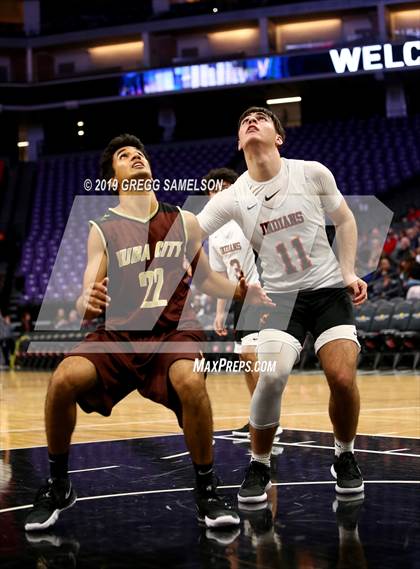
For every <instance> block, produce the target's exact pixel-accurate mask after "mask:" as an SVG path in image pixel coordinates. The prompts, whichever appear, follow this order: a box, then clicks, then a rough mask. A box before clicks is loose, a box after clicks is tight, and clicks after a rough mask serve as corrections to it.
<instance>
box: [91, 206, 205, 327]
mask: <svg viewBox="0 0 420 569" xmlns="http://www.w3.org/2000/svg"><path fill="white" fill-rule="evenodd" d="M91 223H93V224H95V225H96V226H98V227H99V229H100V231H101V233H102V234H103V238H104V241H105V244H106V250H107V256H108V277H109V284H108V294H109V296H110V297H111V302H110V306H109V307H108V309H107V311H106V321H105V322H106V323H105V325H106V328H107V329H111V330H144V331H150V332H152V331H154V332H156V331H157V330H162V329H168V328H172V329H175V328H177V327H178V325H179V323H180V321H181V322H182V323H186V322H187V321H189V320H192V321H194V322H195V316H194V312H193V310H192V308H191V307H190V305H189V303H187V304H186V300H187V295H188V292H189V279H188V276H187V275H186V273H185V268H184V258H185V247H186V240H187V239H186V233H185V228H184V220H183V216H182V213H181V211H180V209H179V208H178V207H174V206H172V205H169V204H166V203H160V202H159V204H158V209H157V211H156V213H155V214H154V215H153V216H152V217H151V218H150V219H149V220H148V221H145V222H143V221H141V220H140V219H138V218H135V217H130V216H129V215H125V214H122V213H119V212H117V211H115V210H114V209H112V208H110V209H109V210H108V212H107V213H106V214H105V215H104V216H103V217H102V218H101V219H99V220H96V221H94V222H91ZM184 327H185V325H184ZM191 327H192V328H194V327H195V328H198V327H199V326H198V324H197V325H196V326H194V324H192V326H190V328H191Z"/></svg>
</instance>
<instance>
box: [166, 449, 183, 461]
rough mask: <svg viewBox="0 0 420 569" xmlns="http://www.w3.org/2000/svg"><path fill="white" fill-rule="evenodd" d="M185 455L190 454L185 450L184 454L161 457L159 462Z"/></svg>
mask: <svg viewBox="0 0 420 569" xmlns="http://www.w3.org/2000/svg"><path fill="white" fill-rule="evenodd" d="M187 454H190V452H189V451H188V450H187V451H185V452H179V453H178V454H170V455H169V456H161V457H160V458H161V460H168V459H169V458H178V457H179V456H186V455H187Z"/></svg>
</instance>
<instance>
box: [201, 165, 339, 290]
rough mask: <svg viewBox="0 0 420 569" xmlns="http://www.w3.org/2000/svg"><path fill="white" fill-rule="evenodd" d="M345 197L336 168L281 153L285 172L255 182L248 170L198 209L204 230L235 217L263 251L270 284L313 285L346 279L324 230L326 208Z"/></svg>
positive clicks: (309, 287)
mask: <svg viewBox="0 0 420 569" xmlns="http://www.w3.org/2000/svg"><path fill="white" fill-rule="evenodd" d="M342 199H343V197H342V195H341V193H340V192H339V190H338V188H337V186H336V183H335V180H334V177H333V175H332V174H331V172H330V171H329V170H328V168H326V167H325V166H323V165H322V164H320V163H319V162H308V161H304V160H289V159H286V158H282V167H281V168H280V172H279V173H278V174H277V175H276V176H275V177H274V178H272V179H271V180H268V181H266V182H256V181H255V180H252V178H251V177H250V175H249V173H248V172H245V173H244V174H242V176H240V177H239V178H238V179H237V180H236V182H235V183H234V184H232V186H230V187H229V188H227V189H226V190H224V191H223V192H220V193H219V194H218V195H217V196H215V197H214V198H213V199H212V200H211V201H210V202H209V203H208V204H207V205H206V207H205V208H204V209H203V211H201V213H199V215H198V216H197V219H198V221H199V224H200V226H201V228H202V229H203V231H205V232H206V233H207V234H209V235H210V234H212V233H214V232H215V231H216V230H217V229H219V228H220V227H221V226H223V225H224V224H225V223H227V222H228V221H230V220H232V219H233V220H235V221H236V222H237V223H238V225H239V226H240V227H241V229H242V231H243V233H244V234H245V237H246V238H247V239H248V240H249V241H250V243H251V245H252V247H253V248H254V249H255V250H256V251H257V252H258V254H259V258H260V260H261V267H262V278H263V281H264V288H265V290H266V291H267V292H268V293H270V292H272V293H276V292H293V291H294V292H296V291H301V290H314V289H319V288H325V287H332V286H337V285H339V284H343V279H342V274H341V270H340V266H339V264H338V261H337V258H336V256H335V255H334V252H333V250H332V249H331V246H330V244H329V242H328V238H327V234H326V231H325V213H328V212H332V211H334V210H335V209H337V207H338V206H339V205H340V203H341V200H342Z"/></svg>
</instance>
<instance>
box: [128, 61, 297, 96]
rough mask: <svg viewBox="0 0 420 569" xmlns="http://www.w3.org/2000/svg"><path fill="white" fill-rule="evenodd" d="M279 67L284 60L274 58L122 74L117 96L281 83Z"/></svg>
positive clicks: (283, 72) (201, 64) (282, 75)
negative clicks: (267, 82)
mask: <svg viewBox="0 0 420 569" xmlns="http://www.w3.org/2000/svg"><path fill="white" fill-rule="evenodd" d="M283 67H284V59H283V58H282V57H281V56H278V55H277V56H270V57H255V58H252V59H243V60H233V61H218V62H214V63H200V64H195V65H182V66H179V67H167V68H164V69H151V70H150V71H142V72H138V73H137V72H136V73H126V74H125V75H124V76H123V84H122V86H121V90H120V95H122V96H127V95H151V94H155V93H165V92H168V91H184V90H187V89H204V88H206V87H225V86H229V85H232V86H233V85H243V84H245V83H254V82H259V81H264V80H267V79H268V80H270V79H271V80H275V79H281V78H282V77H284V76H287V72H285V70H284V69H283Z"/></svg>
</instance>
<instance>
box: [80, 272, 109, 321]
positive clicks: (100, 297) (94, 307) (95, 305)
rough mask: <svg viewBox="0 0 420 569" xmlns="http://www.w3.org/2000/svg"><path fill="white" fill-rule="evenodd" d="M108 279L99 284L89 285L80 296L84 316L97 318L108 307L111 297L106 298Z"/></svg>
mask: <svg viewBox="0 0 420 569" xmlns="http://www.w3.org/2000/svg"><path fill="white" fill-rule="evenodd" d="M108 282H109V279H108V277H105V278H103V279H102V280H101V281H99V282H94V283H91V284H90V285H89V286H88V287H86V288H85V290H84V291H83V294H82V304H83V308H84V309H85V314H86V316H89V315H90V316H99V315H100V314H102V312H103V311H104V310H105V308H107V307H108V306H109V303H110V302H111V297H109V296H108Z"/></svg>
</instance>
